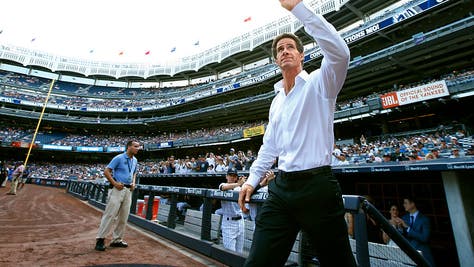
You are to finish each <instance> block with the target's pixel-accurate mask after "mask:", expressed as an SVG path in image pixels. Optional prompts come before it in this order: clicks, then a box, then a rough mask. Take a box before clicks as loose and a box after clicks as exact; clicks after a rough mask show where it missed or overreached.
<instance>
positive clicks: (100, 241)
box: [95, 238, 105, 251]
mask: <svg viewBox="0 0 474 267" xmlns="http://www.w3.org/2000/svg"><path fill="white" fill-rule="evenodd" d="M95 250H98V251H104V250H105V244H104V238H97V242H96V243H95Z"/></svg>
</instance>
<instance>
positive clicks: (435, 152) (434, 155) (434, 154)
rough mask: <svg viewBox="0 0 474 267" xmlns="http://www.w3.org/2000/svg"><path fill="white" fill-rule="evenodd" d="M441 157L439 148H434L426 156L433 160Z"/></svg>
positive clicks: (427, 158)
mask: <svg viewBox="0 0 474 267" xmlns="http://www.w3.org/2000/svg"><path fill="white" fill-rule="evenodd" d="M438 158H439V150H438V149H437V148H433V149H432V150H431V152H430V153H428V154H427V155H426V156H425V159H426V160H433V159H438Z"/></svg>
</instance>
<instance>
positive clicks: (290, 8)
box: [280, 0, 301, 11]
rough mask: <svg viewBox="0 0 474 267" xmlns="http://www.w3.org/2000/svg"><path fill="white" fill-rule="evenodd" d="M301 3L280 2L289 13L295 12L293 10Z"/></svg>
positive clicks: (286, 0) (290, 0) (293, 0)
mask: <svg viewBox="0 0 474 267" xmlns="http://www.w3.org/2000/svg"><path fill="white" fill-rule="evenodd" d="M300 2H301V0H280V4H281V6H282V7H284V8H285V9H286V10H288V11H291V10H293V8H294V7H295V6H296V5H297V4H299V3H300Z"/></svg>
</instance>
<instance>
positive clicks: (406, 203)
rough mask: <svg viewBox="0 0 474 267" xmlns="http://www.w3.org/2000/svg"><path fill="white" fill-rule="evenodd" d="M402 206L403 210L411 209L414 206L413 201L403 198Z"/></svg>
mask: <svg viewBox="0 0 474 267" xmlns="http://www.w3.org/2000/svg"><path fill="white" fill-rule="evenodd" d="M403 207H404V208H405V211H408V212H410V211H412V210H413V208H414V207H415V203H414V202H411V201H410V200H408V199H404V200H403Z"/></svg>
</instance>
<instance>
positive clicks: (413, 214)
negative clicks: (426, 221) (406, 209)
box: [410, 210, 420, 221]
mask: <svg viewBox="0 0 474 267" xmlns="http://www.w3.org/2000/svg"><path fill="white" fill-rule="evenodd" d="M418 213H420V211H419V210H417V211H415V212H414V213H410V216H413V221H415V220H416V217H418Z"/></svg>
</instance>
